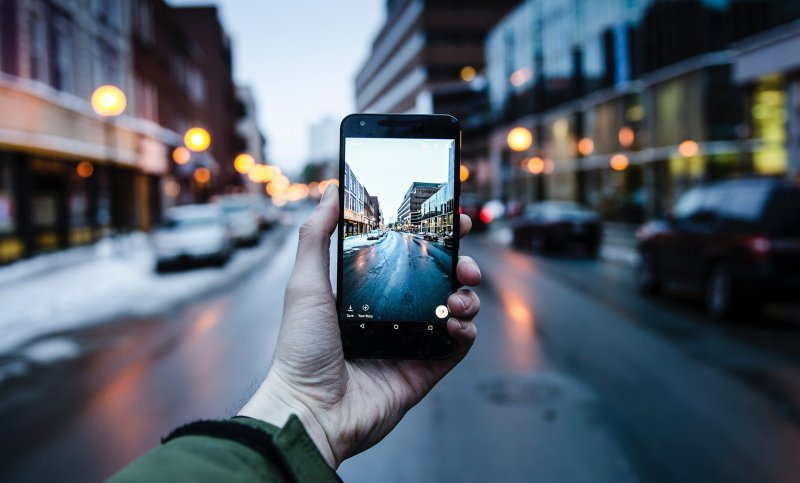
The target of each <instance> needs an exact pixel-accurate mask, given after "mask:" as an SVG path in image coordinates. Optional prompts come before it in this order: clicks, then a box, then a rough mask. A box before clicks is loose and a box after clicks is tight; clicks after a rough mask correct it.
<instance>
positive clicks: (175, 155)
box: [172, 146, 192, 164]
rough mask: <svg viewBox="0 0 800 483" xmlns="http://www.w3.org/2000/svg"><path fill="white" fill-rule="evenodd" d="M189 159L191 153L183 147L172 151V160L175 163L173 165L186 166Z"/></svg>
mask: <svg viewBox="0 0 800 483" xmlns="http://www.w3.org/2000/svg"><path fill="white" fill-rule="evenodd" d="M191 157H192V153H191V151H189V150H188V149H186V148H185V147H183V146H178V147H177V148H175V149H173V150H172V160H173V161H175V164H186V163H188V162H189V159H190V158H191Z"/></svg>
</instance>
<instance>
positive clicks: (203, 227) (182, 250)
mask: <svg viewBox="0 0 800 483" xmlns="http://www.w3.org/2000/svg"><path fill="white" fill-rule="evenodd" d="M153 241H154V245H155V254H156V266H155V268H156V271H158V272H162V271H164V270H166V269H167V268H169V267H170V266H174V265H178V264H181V263H188V262H198V261H209V262H214V263H216V264H218V265H224V264H225V263H226V262H227V261H228V260H229V259H230V257H231V251H232V243H231V236H230V230H229V228H228V222H227V219H226V218H225V214H224V213H223V212H222V210H221V209H220V208H219V207H218V206H215V205H186V206H179V207H175V208H170V209H169V210H167V212H166V214H165V216H164V222H163V223H162V224H161V226H159V227H158V228H157V229H156V231H155V233H154V235H153Z"/></svg>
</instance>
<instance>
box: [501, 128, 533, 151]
mask: <svg viewBox="0 0 800 483" xmlns="http://www.w3.org/2000/svg"><path fill="white" fill-rule="evenodd" d="M506 142H507V143H508V147H509V148H511V149H512V150H513V151H525V150H526V149H528V148H529V147H531V144H533V134H531V131H530V130H529V129H528V128H525V127H521V126H520V127H515V128H514V129H512V130H511V131H509V132H508V137H507V138H506Z"/></svg>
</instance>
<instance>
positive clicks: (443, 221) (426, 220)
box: [420, 146, 456, 234]
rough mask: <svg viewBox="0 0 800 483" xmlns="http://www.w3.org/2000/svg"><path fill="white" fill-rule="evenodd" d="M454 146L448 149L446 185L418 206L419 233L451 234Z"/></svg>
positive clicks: (453, 207) (454, 186) (453, 208)
mask: <svg viewBox="0 0 800 483" xmlns="http://www.w3.org/2000/svg"><path fill="white" fill-rule="evenodd" d="M454 157H455V146H451V147H450V152H449V159H448V166H449V168H448V170H447V183H445V184H443V185H441V187H440V188H439V190H438V191H436V193H434V194H433V195H432V196H431V197H430V198H428V199H427V200H425V201H423V202H422V206H420V231H422V232H432V233H437V234H445V233H451V234H452V232H453V215H454V210H455V206H454V199H455V198H454V192H455V189H456V185H455V169H454V168H455V163H454V162H453V161H454V159H453V158H454Z"/></svg>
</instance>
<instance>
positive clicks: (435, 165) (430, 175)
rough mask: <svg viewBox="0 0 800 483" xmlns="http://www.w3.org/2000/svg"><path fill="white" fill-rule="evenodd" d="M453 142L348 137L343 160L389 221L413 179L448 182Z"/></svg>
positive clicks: (426, 181)
mask: <svg viewBox="0 0 800 483" xmlns="http://www.w3.org/2000/svg"><path fill="white" fill-rule="evenodd" d="M452 145H453V141H452V140H448V139H376V138H348V139H347V141H346V142H345V160H346V161H347V163H348V164H349V165H350V169H352V170H353V172H354V173H355V175H356V178H358V181H359V183H361V185H362V186H364V187H365V188H366V189H367V191H369V194H370V196H377V197H378V202H379V203H380V205H381V210H382V211H383V219H384V220H385V221H386V222H388V221H389V220H390V218H392V217H393V216H396V215H397V209H398V208H400V203H401V202H402V201H403V196H404V195H405V194H406V191H408V188H409V186H411V183H412V182H414V181H421V182H425V183H445V182H447V172H448V168H449V161H450V157H449V155H448V154H449V152H450V151H449V148H450V146H452Z"/></svg>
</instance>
